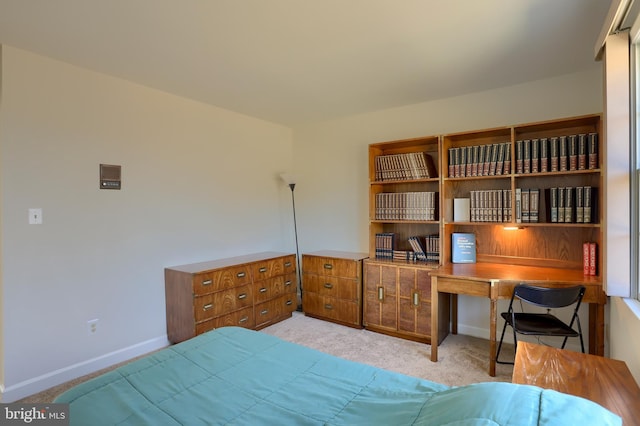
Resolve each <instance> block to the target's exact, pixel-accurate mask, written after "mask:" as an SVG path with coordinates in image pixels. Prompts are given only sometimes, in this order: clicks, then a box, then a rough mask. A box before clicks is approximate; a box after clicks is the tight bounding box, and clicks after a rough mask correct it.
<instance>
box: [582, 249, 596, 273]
mask: <svg viewBox="0 0 640 426" xmlns="http://www.w3.org/2000/svg"><path fill="white" fill-rule="evenodd" d="M582 269H583V273H584V275H597V274H598V244H597V243H594V242H585V243H582Z"/></svg>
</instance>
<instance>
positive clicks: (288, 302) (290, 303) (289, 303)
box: [285, 300, 293, 306]
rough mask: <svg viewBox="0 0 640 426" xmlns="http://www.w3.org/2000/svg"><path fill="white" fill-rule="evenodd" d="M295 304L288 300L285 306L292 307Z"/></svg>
mask: <svg viewBox="0 0 640 426" xmlns="http://www.w3.org/2000/svg"><path fill="white" fill-rule="evenodd" d="M292 304H293V302H292V301H291V300H287V303H285V305H287V306H291V305H292Z"/></svg>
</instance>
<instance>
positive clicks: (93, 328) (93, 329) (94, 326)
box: [87, 318, 98, 336]
mask: <svg viewBox="0 0 640 426" xmlns="http://www.w3.org/2000/svg"><path fill="white" fill-rule="evenodd" d="M87 332H88V333H89V336H91V335H92V334H96V333H97V332H98V319H97V318H96V319H92V320H89V321H87Z"/></svg>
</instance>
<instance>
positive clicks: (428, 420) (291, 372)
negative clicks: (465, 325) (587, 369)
mask: <svg viewBox="0 0 640 426" xmlns="http://www.w3.org/2000/svg"><path fill="white" fill-rule="evenodd" d="M425 362H427V360H425ZM54 402H68V403H69V404H70V421H71V424H72V425H82V426H85V425H116V424H117V425H136V426H138V425H154V426H163V425H251V426H256V425H277V426H281V425H367V426H371V425H394V426H396V425H456V426H466V425H562V426H566V425H581V426H585V425H596V424H597V425H599V426H605V425H620V424H622V422H621V420H620V418H619V417H618V416H616V415H614V414H612V413H611V412H609V411H607V410H605V409H604V408H602V407H601V406H599V405H597V404H595V403H592V402H590V401H587V400H585V399H582V398H578V397H573V396H570V395H566V394H562V393H558V392H555V391H551V390H543V389H540V388H537V387H533V386H524V385H514V384H510V383H478V384H474V385H470V386H462V387H448V386H444V385H441V384H438V383H434V382H430V381H427V380H423V379H418V378H414V377H409V376H405V375H401V374H397V373H393V372H389V371H386V370H381V369H379V368H375V367H371V366H368V365H364V364H359V363H355V362H351V361H347V360H344V359H340V358H336V357H334V356H331V355H327V354H324V353H322V352H318V351H316V350H313V349H309V348H306V347H303V346H299V345H296V344H293V343H289V342H285V341H283V340H281V339H278V338H277V337H274V336H270V335H267V334H264V333H260V332H256V331H251V330H247V329H244V328H237V327H225V328H220V329H217V330H214V331H211V332H209V333H206V334H202V335H200V336H198V337H196V338H193V339H191V340H188V341H185V342H182V343H180V344H178V345H175V346H172V347H169V348H167V349H163V350H161V351H159V352H156V353H154V354H152V355H149V356H147V357H145V358H142V359H140V360H138V361H134V362H132V363H130V364H127V365H125V366H123V367H120V368H118V369H116V370H113V371H111V372H109V373H106V374H104V375H102V376H99V377H97V378H95V379H92V380H90V381H88V382H85V383H83V384H80V385H78V386H76V387H74V388H72V389H70V390H69V391H67V392H65V393H64V394H62V395H60V396H59V397H58V398H56V400H55V401H54Z"/></svg>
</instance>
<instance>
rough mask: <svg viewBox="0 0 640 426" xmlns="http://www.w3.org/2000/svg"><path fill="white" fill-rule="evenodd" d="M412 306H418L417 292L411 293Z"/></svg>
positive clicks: (418, 297) (418, 295)
mask: <svg viewBox="0 0 640 426" xmlns="http://www.w3.org/2000/svg"><path fill="white" fill-rule="evenodd" d="M413 306H420V294H419V293H418V292H417V291H414V292H413Z"/></svg>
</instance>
